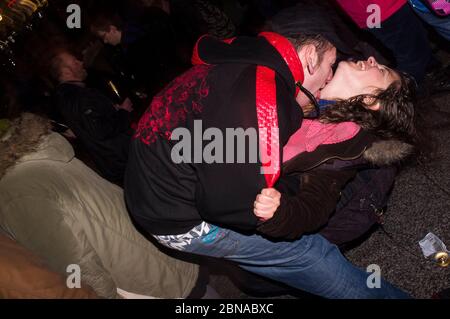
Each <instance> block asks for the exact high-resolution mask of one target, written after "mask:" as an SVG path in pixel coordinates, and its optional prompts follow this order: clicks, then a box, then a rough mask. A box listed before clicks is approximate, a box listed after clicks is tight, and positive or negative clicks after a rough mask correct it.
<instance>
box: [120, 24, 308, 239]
mask: <svg viewBox="0 0 450 319" xmlns="http://www.w3.org/2000/svg"><path fill="white" fill-rule="evenodd" d="M280 44H281V46H280ZM280 48H281V49H280ZM194 56H195V57H196V60H197V63H199V62H202V63H203V64H200V65H196V66H194V67H192V68H191V69H190V70H189V71H187V72H186V73H184V74H183V75H181V76H179V77H178V78H176V79H175V80H174V81H173V82H171V83H170V84H169V85H168V86H167V87H166V88H165V89H164V90H163V91H162V92H160V93H159V94H158V95H157V96H156V97H155V98H154V100H153V101H152V103H151V105H150V107H149V108H148V110H147V111H146V113H145V114H144V115H143V117H142V118H141V120H140V122H139V125H138V129H137V131H136V134H135V136H134V140H133V141H132V146H131V150H130V155H129V162H128V166H127V171H126V177H125V197H126V202H127V205H128V208H129V211H130V213H131V215H132V216H133V218H134V219H135V221H136V222H137V223H138V224H139V225H140V226H141V227H143V228H144V230H146V231H147V232H149V233H151V234H154V235H176V234H182V233H186V232H188V231H189V230H190V229H192V228H193V227H195V226H196V225H198V224H200V223H201V222H202V221H207V222H209V223H212V224H216V225H220V226H224V227H227V228H230V229H234V230H237V231H251V232H253V231H255V230H256V227H257V224H258V220H257V218H256V217H255V215H254V214H253V203H254V201H255V198H256V195H257V194H259V193H260V191H261V189H262V188H265V187H267V183H266V179H265V176H264V175H263V174H261V163H260V161H259V159H258V160H257V161H256V162H254V163H250V162H249V147H248V146H247V148H246V149H247V151H246V157H245V158H246V163H236V159H237V157H236V150H235V149H232V150H230V149H227V148H225V149H224V150H223V156H222V157H221V158H223V159H224V161H225V160H226V159H227V157H228V156H230V154H231V153H230V152H231V151H233V152H234V154H235V156H234V158H235V160H234V163H225V162H224V163H212V164H208V163H205V160H204V159H203V160H202V162H200V163H194V161H193V160H192V161H191V163H180V164H176V163H175V162H174V160H173V159H172V156H171V155H172V148H173V146H174V145H176V144H177V143H178V141H176V140H173V137H174V135H173V133H174V130H175V129H176V128H185V129H187V132H189V133H190V134H191V136H192V138H193V139H194V136H195V123H196V122H194V121H195V120H201V126H202V130H201V133H203V132H205V130H207V129H208V128H217V129H219V130H220V132H222V134H223V137H224V139H225V136H226V129H227V128H232V129H237V128H242V129H244V130H246V129H249V128H253V129H254V130H256V131H257V132H258V138H259V131H258V116H257V106H256V105H257V96H256V95H257V89H256V82H257V69H258V68H260V67H261V66H265V67H267V68H269V69H270V70H273V71H274V79H273V81H272V82H273V83H272V84H273V88H274V90H275V92H272V93H274V94H275V96H276V110H277V112H276V113H277V115H278V127H279V141H277V142H278V145H279V154H282V147H283V146H284V145H285V144H286V143H287V141H288V139H289V137H290V136H291V135H292V133H294V132H295V131H296V130H297V129H298V128H299V127H300V124H301V120H302V115H303V114H302V111H301V108H300V106H299V105H298V104H297V102H296V100H295V96H296V93H297V92H298V91H297V90H296V87H295V82H296V81H302V80H303V73H302V72H303V71H302V67H301V64H300V60H299V59H298V56H297V53H296V51H295V49H294V48H293V47H292V46H291V45H290V44H289V43H288V41H287V40H286V39H285V38H283V37H281V36H279V35H277V34H273V33H271V34H268V35H266V36H259V37H256V38H250V37H239V38H236V39H234V40H233V41H232V42H231V41H228V42H227V43H225V42H221V41H219V40H216V39H213V38H210V37H203V38H201V39H200V40H199V42H198V43H197V45H196V49H195V52H194ZM285 61H286V62H285ZM293 70H294V71H293ZM299 70H301V74H300V73H299ZM259 94H261V93H259ZM261 100H262V101H263V102H264V96H263V95H261V96H259V101H261ZM198 123H199V122H197V125H198ZM171 137H172V139H171ZM208 143H210V142H209V141H204V142H203V147H205V146H207V145H208ZM256 144H258V143H256ZM224 145H226V143H225V141H224ZM253 146H255V145H253ZM256 147H258V145H256ZM239 151H240V152H241V151H242V150H239ZM194 153H195V150H194V149H193V150H192V154H191V156H190V158H191V159H193V158H194V157H195V155H194ZM197 154H199V153H197ZM185 155H186V154H185ZM280 160H281V159H280Z"/></svg>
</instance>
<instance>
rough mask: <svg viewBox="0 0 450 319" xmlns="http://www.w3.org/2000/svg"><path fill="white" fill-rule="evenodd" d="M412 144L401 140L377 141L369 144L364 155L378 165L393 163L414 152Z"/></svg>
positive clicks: (370, 161)
mask: <svg viewBox="0 0 450 319" xmlns="http://www.w3.org/2000/svg"><path fill="white" fill-rule="evenodd" d="M413 150H414V147H413V146H412V145H411V144H408V143H405V142H402V141H399V140H382V141H375V142H373V143H372V145H371V146H369V147H368V148H367V149H366V150H365V152H364V154H363V157H364V159H365V160H367V161H368V162H369V163H372V164H374V165H377V166H385V165H392V164H395V163H398V162H401V161H403V160H404V159H406V158H407V157H409V156H410V155H411V154H412V153H413Z"/></svg>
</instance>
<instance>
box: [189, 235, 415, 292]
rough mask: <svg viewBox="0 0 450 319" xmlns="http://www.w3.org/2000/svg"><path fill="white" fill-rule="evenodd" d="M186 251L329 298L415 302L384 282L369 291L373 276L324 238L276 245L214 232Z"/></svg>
mask: <svg viewBox="0 0 450 319" xmlns="http://www.w3.org/2000/svg"><path fill="white" fill-rule="evenodd" d="M183 251H186V252H190V253H194V254H199V255H207V256H212V257H217V258H225V259H228V260H232V261H235V262H236V263H238V264H239V266H240V267H242V268H243V269H246V270H248V271H250V272H253V273H255V274H258V275H261V276H263V277H267V278H270V279H273V280H276V281H279V282H282V283H284V284H287V285H289V286H291V287H294V288H297V289H300V290H303V291H306V292H309V293H312V294H315V295H319V296H322V297H325V298H346V299H350V298H352V299H356V298H361V299H368V298H377V299H382V298H409V296H408V295H407V294H406V293H405V292H403V291H401V290H400V289H398V288H396V287H394V286H392V285H391V284H389V283H388V282H386V281H384V280H382V279H381V285H380V288H372V289H371V288H369V287H368V285H367V279H368V276H369V275H371V273H367V272H365V271H363V270H361V269H358V268H356V267H355V266H353V265H352V264H351V263H350V262H349V261H348V260H347V259H345V258H344V256H342V254H341V253H340V251H339V250H338V249H337V247H336V246H335V245H332V244H330V243H329V242H328V241H327V240H326V239H325V238H323V237H322V236H321V235H318V234H315V235H308V236H303V237H301V238H300V239H298V240H296V241H293V242H283V241H278V242H272V241H270V240H268V239H266V238H264V237H262V236H259V235H248V236H247V235H243V234H240V233H238V232H234V231H232V230H229V229H224V228H220V227H216V226H212V229H211V230H210V232H209V233H207V234H205V235H201V236H199V237H197V238H194V239H192V240H191V242H190V244H188V245H187V246H185V247H184V248H183ZM369 282H370V281H369Z"/></svg>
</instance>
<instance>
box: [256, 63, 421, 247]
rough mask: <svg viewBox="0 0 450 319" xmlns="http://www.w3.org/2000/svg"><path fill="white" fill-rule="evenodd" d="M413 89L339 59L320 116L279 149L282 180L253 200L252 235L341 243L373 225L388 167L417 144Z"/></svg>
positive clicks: (407, 81)
mask: <svg viewBox="0 0 450 319" xmlns="http://www.w3.org/2000/svg"><path fill="white" fill-rule="evenodd" d="M413 91H414V82H413V80H412V79H411V78H409V77H407V76H406V75H403V74H401V73H399V72H396V71H394V70H392V69H390V68H388V67H386V66H384V65H380V64H378V63H377V61H376V60H375V59H374V58H373V57H370V58H369V59H367V60H366V61H358V62H347V61H346V62H341V63H340V64H339V66H338V68H337V71H336V74H335V76H334V78H333V79H332V80H331V81H330V82H329V84H328V85H327V86H325V88H324V89H323V90H322V91H321V97H322V99H324V100H323V101H322V104H323V105H327V106H326V107H324V108H323V109H322V111H321V114H320V115H319V118H318V119H315V120H309V119H308V120H304V121H303V123H302V127H301V128H300V129H299V130H298V131H297V132H296V133H294V134H293V136H292V137H291V138H290V140H289V142H288V143H287V145H286V146H285V147H284V149H283V154H284V158H283V159H284V164H283V173H284V177H283V178H281V180H280V182H279V184H278V185H276V186H275V188H272V189H263V190H262V191H261V194H260V195H258V196H257V198H256V201H255V209H254V213H255V215H256V216H258V217H259V218H260V220H261V223H260V225H259V226H258V230H259V231H260V232H262V233H264V234H266V235H268V236H271V237H275V238H283V239H291V240H292V239H297V238H299V237H301V235H303V234H304V233H311V232H317V231H318V230H321V234H322V235H323V236H324V237H326V238H327V239H328V240H330V241H331V242H332V243H335V244H344V243H347V242H349V241H351V240H354V239H356V238H358V237H359V236H361V235H363V234H364V233H365V232H366V231H367V230H368V229H370V228H371V227H372V226H373V225H374V224H375V223H376V222H377V221H379V220H378V219H379V217H380V216H379V214H380V213H381V210H382V209H383V206H384V205H385V202H386V201H387V197H388V192H389V190H390V189H391V187H392V184H393V182H394V178H395V173H396V169H395V167H394V166H393V165H394V164H398V163H400V162H401V161H403V160H404V159H405V158H406V157H408V156H409V155H411V153H412V152H413V151H414V149H415V146H416V144H417V140H418V134H417V132H416V125H415V115H414V106H413V100H412V95H413ZM348 181H350V183H349V184H347V182H348ZM344 186H345V188H344ZM343 188H344V189H343ZM341 195H342V197H341ZM339 199H341V200H340V202H339V204H338V205H337V207H336V203H337V202H338V200H339ZM355 202H356V203H355ZM380 206H381V207H380ZM335 208H336V209H335ZM333 212H334V214H332V213H333ZM377 214H378V215H377ZM330 215H331V217H330ZM324 226H325V227H324Z"/></svg>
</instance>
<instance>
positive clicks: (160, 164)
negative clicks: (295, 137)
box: [125, 32, 406, 298]
mask: <svg viewBox="0 0 450 319" xmlns="http://www.w3.org/2000/svg"><path fill="white" fill-rule="evenodd" d="M335 58H336V50H335V48H334V47H332V46H331V45H330V43H329V42H328V41H326V40H324V38H322V37H319V36H314V37H313V36H305V37H303V38H299V39H287V38H285V37H283V36H280V35H278V34H276V33H271V32H264V33H261V34H260V35H259V36H258V37H237V38H235V39H230V40H227V41H219V40H216V39H214V38H211V37H208V36H205V37H202V38H201V39H200V40H199V41H198V43H197V44H196V47H195V50H194V54H193V58H192V60H193V64H194V65H195V66H194V67H193V68H191V69H190V70H189V71H187V72H186V73H184V74H183V75H181V76H179V77H178V78H176V79H175V80H174V81H173V82H171V83H170V84H169V85H168V86H167V87H166V88H165V89H164V90H163V91H162V92H160V93H159V94H158V95H157V96H156V97H155V98H154V99H153V101H152V104H151V105H150V107H149V109H148V110H147V111H146V113H145V114H144V116H143V117H142V118H141V120H140V122H139V124H138V128H137V130H136V133H135V135H134V139H133V141H132V146H131V150H130V157H129V162H128V166H127V172H126V177H125V198H126V202H127V206H128V209H129V212H130V214H131V215H132V217H133V218H134V220H135V222H136V223H137V224H138V225H139V226H140V227H141V228H142V229H143V230H144V231H146V232H148V233H149V234H151V235H153V236H154V237H155V238H156V239H157V240H158V241H159V242H160V243H162V244H163V245H165V246H167V247H170V248H173V249H178V250H181V251H185V252H190V253H194V254H200V255H208V256H213V257H219V258H226V259H229V260H233V261H235V262H237V263H238V264H239V266H241V267H242V268H244V269H246V270H248V271H250V272H253V273H256V274H259V275H262V276H264V277H268V278H270V279H273V280H276V281H279V282H282V283H285V284H287V285H289V286H291V287H294V288H297V289H302V290H305V291H308V292H310V293H314V294H317V295H320V296H323V297H327V298H385V297H387V298H394V297H406V294H405V293H403V292H402V291H400V290H399V289H397V288H395V287H393V286H391V285H390V284H388V283H386V282H384V281H383V282H382V287H381V288H380V289H369V288H368V287H367V285H366V280H367V274H366V273H365V272H364V271H362V270H360V269H357V268H355V267H354V266H352V265H351V264H350V263H349V262H348V261H347V260H346V259H345V258H344V257H343V256H342V255H341V254H340V252H339V250H338V249H337V248H336V247H335V246H333V245H331V244H330V243H329V242H328V241H327V240H325V239H324V238H323V237H321V236H320V235H308V236H303V237H301V238H300V239H298V240H295V241H271V240H269V239H267V238H264V237H263V236H261V235H259V234H257V227H258V224H259V220H258V218H257V217H256V216H255V215H254V214H253V203H254V200H255V198H256V195H257V194H258V193H259V192H260V191H261V189H263V188H266V187H272V186H273V185H274V183H275V182H276V181H277V179H278V177H279V175H280V163H281V161H282V157H283V155H282V154H283V153H282V147H283V146H284V145H285V144H286V143H287V141H288V139H289V137H290V136H291V135H292V134H293V133H294V132H295V131H296V130H297V129H298V128H299V126H300V125H301V120H302V117H303V112H302V109H301V107H300V105H304V104H305V103H306V102H307V100H308V99H307V98H306V96H305V95H304V93H302V92H300V91H299V87H301V86H303V87H304V88H306V89H308V90H309V91H311V93H312V94H313V95H316V96H318V95H319V91H320V89H321V88H322V87H323V86H324V85H325V83H327V81H329V80H330V79H331V77H332V70H331V68H332V65H333V63H334V60H335ZM299 104H300V105H299ZM229 129H241V130H242V131H241V132H242V134H243V135H245V133H248V135H249V136H247V137H248V138H249V140H250V143H249V145H248V148H245V147H244V148H239V147H237V146H236V145H234V144H232V146H230V145H227V147H226V149H222V150H221V149H220V140H219V137H218V136H220V134H222V136H225V135H226V132H227V130H229ZM244 130H245V132H244ZM252 130H253V131H255V132H256V140H255V139H253V142H254V143H253V144H252V143H251V141H252V139H251V138H252V136H251V132H252ZM213 132H214V133H213ZM199 135H200V139H202V138H203V139H204V140H213V142H214V143H218V144H217V145H219V147H217V148H215V152H212V151H211V150H210V151H211V152H210V154H212V153H214V155H213V156H212V157H214V160H212V161H211V158H210V157H208V156H206V155H208V152H206V149H207V148H208V147H209V148H211V146H212V145H207V146H206V147H205V149H204V150H203V149H202V146H201V145H199V144H198V140H197V138H198V136H199ZM181 137H182V141H181V142H178V143H177V141H179V140H180V139H181ZM192 137H194V138H193V139H192ZM213 137H215V138H214V139H213ZM244 138H245V137H244ZM213 142H212V143H211V144H213ZM227 142H229V141H227ZM200 143H201V142H200ZM182 145H184V146H186V147H184V148H183V147H181V146H182ZM244 145H245V143H244ZM190 146H192V148H190ZM252 147H256V148H258V149H259V152H258V153H260V154H261V156H260V157H261V159H258V160H256V161H252V159H251V158H252V154H253V152H252ZM181 150H182V151H181ZM222 152H223V153H222ZM205 154H206V155H205ZM220 154H222V155H223V156H222V159H221V156H220ZM242 155H243V156H242ZM236 156H237V157H238V160H236V158H235V157H236ZM241 156H242V157H241ZM224 159H226V160H224ZM239 159H241V160H239ZM242 159H244V160H243V161H242ZM349 282H350V283H351V284H348V283H349Z"/></svg>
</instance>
